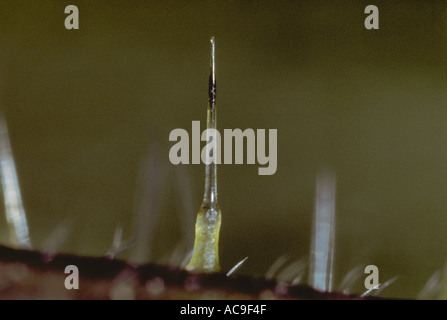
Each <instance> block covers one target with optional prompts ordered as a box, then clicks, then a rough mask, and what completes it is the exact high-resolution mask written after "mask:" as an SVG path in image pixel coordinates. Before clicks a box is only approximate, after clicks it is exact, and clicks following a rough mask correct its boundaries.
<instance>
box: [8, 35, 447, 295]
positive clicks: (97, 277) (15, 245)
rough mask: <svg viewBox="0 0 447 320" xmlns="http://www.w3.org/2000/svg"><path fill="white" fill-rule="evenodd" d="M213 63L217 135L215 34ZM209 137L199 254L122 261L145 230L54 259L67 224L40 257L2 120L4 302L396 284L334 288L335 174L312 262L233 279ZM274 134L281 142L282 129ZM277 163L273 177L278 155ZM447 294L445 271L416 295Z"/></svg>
mask: <svg viewBox="0 0 447 320" xmlns="http://www.w3.org/2000/svg"><path fill="white" fill-rule="evenodd" d="M210 60H211V62H210V75H209V85H208V107H207V129H214V130H215V129H217V119H216V72H215V70H216V68H215V63H216V59H215V40H214V37H212V38H211V59H210ZM206 132H207V133H206V136H205V141H208V144H207V148H206V149H205V153H203V154H204V155H205V161H204V163H205V190H204V195H203V201H202V204H201V206H200V208H199V210H198V213H197V217H196V221H195V240H194V248H193V250H192V251H190V252H187V253H185V252H184V250H183V249H182V248H180V249H178V250H175V252H174V253H173V254H172V255H171V257H170V258H169V259H167V260H166V261H165V262H166V263H165V265H156V264H139V263H137V262H138V261H140V260H144V259H142V258H141V257H138V255H137V256H131V257H130V258H129V260H128V261H122V260H119V259H117V257H118V256H119V255H120V254H121V253H123V252H124V251H126V250H127V249H129V248H132V247H134V246H140V247H141V246H143V247H144V246H146V247H147V246H150V245H149V244H148V243H149V242H150V241H149V238H148V236H147V232H145V231H147V230H145V228H146V227H147V225H145V224H144V223H142V224H140V225H139V226H138V228H137V235H136V237H138V241H136V239H135V238H134V239H132V240H130V241H123V240H122V233H123V229H122V228H117V230H116V232H115V235H114V239H113V243H112V246H111V248H110V249H109V250H108V252H107V253H106V255H105V257H98V258H87V257H79V256H74V255H66V254H57V253H56V252H57V248H58V246H59V244H60V243H61V242H63V240H64V238H65V237H66V234H67V233H68V231H69V225H67V224H62V225H61V226H60V227H58V228H57V229H56V230H55V232H54V233H53V234H52V235H51V236H50V237H49V238H48V240H47V241H46V242H45V243H44V244H43V245H42V246H41V250H39V251H35V250H32V244H31V240H30V236H29V231H28V224H27V219H26V215H25V210H24V208H23V205H22V200H21V195H20V189H19V185H18V180H17V176H16V169H15V165H14V159H13V156H12V151H11V146H10V143H9V137H8V130H7V125H6V121H5V119H4V117H3V116H2V115H0V174H1V183H2V188H3V195H4V197H3V198H4V203H5V213H6V220H7V224H8V230H9V246H10V247H2V246H0V298H6V299H8V298H9V299H16V298H18V299H23V298H58V299H64V298H65V299H195V298H207V299H240V298H248V299H282V298H285V299H290V298H296V299H363V298H370V297H371V296H377V295H378V294H380V293H381V291H382V290H383V289H385V288H386V287H388V286H389V285H390V284H392V283H393V282H394V281H395V280H396V279H397V277H395V278H392V279H390V280H388V281H386V282H383V283H381V282H380V281H379V277H378V268H377V267H376V266H373V265H369V266H366V267H365V266H357V267H356V268H354V269H352V270H351V271H349V272H348V273H347V274H346V276H345V277H344V279H343V280H342V281H341V282H340V284H339V285H338V286H337V287H335V288H334V284H333V260H334V259H333V257H334V242H335V198H336V175H335V173H334V172H333V171H331V170H330V169H324V170H321V171H320V172H319V173H318V175H317V178H316V196H315V211H314V215H313V226H312V241H311V248H310V259H309V262H307V261H306V260H307V259H297V260H294V259H292V258H291V257H290V256H287V255H283V256H281V257H279V258H278V259H277V260H276V261H275V262H274V263H273V264H272V265H271V267H270V268H269V269H268V270H267V272H266V274H265V277H264V278H252V277H249V276H241V275H237V274H236V271H237V269H238V268H239V267H240V266H241V265H242V264H243V263H244V262H245V261H246V259H247V258H248V257H246V258H244V259H242V260H241V261H239V262H238V263H237V264H236V265H235V266H234V267H233V268H231V269H230V270H225V271H224V272H223V271H222V270H221V266H220V261H219V232H220V227H221V222H222V212H221V210H220V207H219V204H218V192H217V163H216V161H213V159H215V156H216V154H215V152H216V150H217V141H216V139H215V136H214V137H212V136H211V135H208V133H209V132H212V131H210V130H208V131H206ZM274 137H275V142H276V131H275V133H274ZM270 145H272V143H271V142H270ZM264 150H265V149H264ZM203 154H202V155H203ZM275 154H276V150H275ZM264 156H265V155H264ZM274 166H275V170H276V158H275V164H274ZM146 218H147V217H146ZM142 220H149V219H142ZM137 242H138V243H137ZM137 252H140V253H141V252H144V250H137ZM306 273H307V276H308V280H307V284H306V281H305V275H306ZM359 282H361V283H362V284H364V287H365V290H364V292H363V293H360V295H353V294H352V293H351V291H352V288H353V287H354V285H355V284H358V283H359ZM444 295H445V294H444V293H443V286H442V271H441V270H440V271H438V272H436V273H435V274H434V275H433V276H432V277H431V278H430V279H429V280H428V282H427V283H426V285H425V286H424V288H423V289H422V290H421V292H420V293H419V295H418V296H417V297H416V298H418V299H432V298H435V297H443V296H444Z"/></svg>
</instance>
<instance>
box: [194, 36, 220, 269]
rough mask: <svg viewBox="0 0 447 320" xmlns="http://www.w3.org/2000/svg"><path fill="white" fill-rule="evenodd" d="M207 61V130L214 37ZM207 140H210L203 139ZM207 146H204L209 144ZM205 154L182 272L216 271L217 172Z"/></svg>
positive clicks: (212, 101)
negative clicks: (188, 257)
mask: <svg viewBox="0 0 447 320" xmlns="http://www.w3.org/2000/svg"><path fill="white" fill-rule="evenodd" d="M210 41H211V62H210V76H209V83H208V111H207V129H216V74H215V57H214V44H215V42H214V37H211V40H210ZM207 138H208V139H207V141H210V139H209V137H207ZM209 144H211V145H212V146H211V150H213V151H212V152H214V150H217V146H216V139H212V140H211V141H210V143H209ZM209 144H208V145H209ZM210 153H211V152H210ZM210 153H207V158H208V159H207V160H209V161H206V167H205V192H204V195H203V202H202V205H201V206H200V209H199V212H198V214H197V219H196V225H195V241H194V250H193V254H192V258H191V260H190V262H189V263H188V265H187V266H186V269H187V270H189V271H196V272H219V271H220V264H219V252H218V243H219V231H220V224H221V212H220V209H219V205H218V203H217V179H216V178H217V171H216V163H214V161H213V160H212V158H213V155H212V154H210Z"/></svg>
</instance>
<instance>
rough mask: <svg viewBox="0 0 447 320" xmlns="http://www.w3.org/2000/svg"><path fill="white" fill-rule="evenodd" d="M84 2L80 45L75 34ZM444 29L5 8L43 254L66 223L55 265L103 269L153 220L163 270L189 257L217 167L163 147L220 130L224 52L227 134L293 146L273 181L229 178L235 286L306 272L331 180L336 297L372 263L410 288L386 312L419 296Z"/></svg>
mask: <svg viewBox="0 0 447 320" xmlns="http://www.w3.org/2000/svg"><path fill="white" fill-rule="evenodd" d="M69 4H75V5H77V6H78V8H79V11H80V29H79V30H72V31H68V30H66V29H65V28H64V19H65V17H66V15H65V14H64V8H65V6H67V5H69ZM368 4H375V5H376V6H378V7H379V10H380V29H379V30H366V29H365V28H364V19H365V17H366V15H365V14H364V8H365V7H366V5H368ZM446 19H447V6H446V2H445V1H373V2H372V3H369V2H367V1H270V2H267V1H209V2H205V1H188V2H185V1H99V0H97V1H70V2H69V1H56V0H51V1H49V0H48V1H12V0H0V89H1V91H0V105H1V109H2V110H4V112H5V114H6V119H7V121H8V125H9V130H10V136H11V143H12V147H13V152H14V156H15V160H16V166H17V171H18V175H19V180H20V185H21V189H22V195H23V200H24V204H25V208H26V211H27V216H28V219H29V225H30V230H31V237H32V242H33V244H34V246H35V247H36V248H40V247H41V245H42V243H43V241H44V240H45V239H46V237H47V236H48V235H49V234H50V233H51V231H52V230H54V229H55V228H56V227H57V226H58V225H59V224H60V223H61V222H63V221H69V220H70V219H71V221H73V228H72V233H71V234H70V235H69V238H68V239H67V241H66V242H65V243H64V244H63V245H61V247H60V249H59V250H60V251H63V252H70V253H77V254H83V255H103V254H104V253H105V252H106V251H107V249H108V248H109V247H110V245H111V242H112V238H113V233H114V230H115V228H116V227H117V225H122V226H123V227H124V237H125V238H131V237H132V234H133V230H134V225H135V220H136V219H135V212H137V211H138V207H143V208H145V209H144V210H149V209H148V208H150V207H151V205H153V207H152V208H153V209H152V211H151V212H152V213H153V216H155V217H157V219H154V223H153V224H152V225H153V230H152V231H151V229H148V232H150V235H149V236H148V237H149V239H150V238H152V239H153V245H152V247H153V250H152V254H151V258H150V260H151V261H156V262H163V261H166V260H163V259H162V258H163V256H165V255H169V254H170V253H171V252H172V250H174V247H175V246H176V245H177V244H178V243H180V242H182V241H183V242H184V243H185V244H186V246H187V247H191V246H192V236H193V228H192V226H191V222H192V221H193V219H194V217H195V214H196V210H197V209H198V208H199V205H200V201H201V192H202V188H203V173H204V167H203V165H190V166H183V167H175V166H173V165H171V164H170V162H169V158H168V151H169V148H170V146H171V145H172V144H173V143H171V142H169V141H168V136H169V132H170V131H171V130H173V129H175V128H185V129H187V130H188V131H190V128H191V121H192V120H201V122H202V127H203V126H204V125H205V117H206V105H207V85H208V84H207V81H208V66H209V37H210V36H211V35H214V36H215V37H216V59H217V62H216V68H217V79H218V80H217V81H218V95H217V107H218V110H219V114H218V127H219V128H220V129H223V128H242V129H245V128H254V129H269V128H274V129H278V170H277V173H276V174H275V175H273V176H259V175H258V174H257V167H258V166H257V165H222V166H220V167H219V176H218V180H219V193H220V194H219V196H220V205H221V209H222V212H223V225H222V230H221V246H220V248H221V264H222V267H223V269H224V270H228V269H229V268H231V267H232V265H234V264H235V263H236V262H237V261H239V260H240V259H242V258H244V257H246V256H248V257H249V258H248V260H247V261H246V263H245V265H244V266H243V267H242V269H241V270H240V272H241V273H246V274H253V275H263V274H264V273H265V272H266V271H267V269H268V268H269V266H270V265H271V264H272V263H273V262H274V261H275V260H276V259H277V258H278V257H279V256H281V255H282V254H290V255H291V256H292V257H294V258H301V257H305V256H306V255H308V253H309V246H310V238H311V234H310V230H311V216H312V212H313V206H314V193H315V191H314V190H315V176H316V172H317V170H318V168H319V167H321V166H328V167H330V168H332V169H333V170H334V171H335V172H336V174H337V225H336V252H335V279H334V280H335V282H334V284H335V288H337V286H338V285H339V284H340V281H341V280H342V278H343V276H344V275H345V274H346V273H347V272H348V271H349V270H351V269H352V268H353V267H355V266H357V265H367V264H375V265H377V266H378V267H379V270H380V280H381V282H383V281H385V280H387V279H389V278H391V277H394V276H397V275H400V276H401V277H400V278H399V279H398V280H397V281H396V282H395V284H394V285H392V286H391V287H389V288H388V289H386V291H384V292H383V295H384V296H393V297H415V296H416V294H417V293H418V292H419V290H420V289H421V288H422V286H423V285H424V283H425V282H426V281H427V280H428V278H429V277H430V276H431V275H432V274H433V273H434V272H435V271H436V270H438V269H439V268H441V267H443V265H444V263H445V260H446V257H447V239H446V231H447V197H446V195H447V81H446V80H447V79H446V78H447V72H446V71H447V70H446V69H447V67H446V66H447V65H446V62H447V58H446V49H447V36H446V32H447V20H446ZM150 155H152V158H151V156H150ZM151 159H152V160H154V159H155V162H151V161H152V160H151ZM153 163H155V165H154V168H155V170H154V171H151V170H150V168H151V166H152V164H153ZM145 168H146V169H145ZM147 168H149V169H147ZM188 174H190V176H189V177H190V178H191V184H190V185H189V184H188V183H187V182H185V181H186V180H187V179H186V178H188ZM185 177H186V178H185ZM138 181H143V183H139V182H138ZM178 181H183V184H181V187H180V189H181V190H182V191H181V192H182V194H183V195H184V196H185V198H184V199H183V200H182V198H181V196H180V193H179V192H178ZM144 182H146V183H144ZM151 184H152V187H151ZM151 194H152V196H151ZM154 198H156V202H154V201H152V200H153V199H154ZM188 199H189V200H188ZM188 201H190V203H189V204H188ZM148 203H149V204H148ZM1 210H2V211H4V209H3V208H2V209H1ZM185 218H186V219H185ZM3 220H4V219H3ZM3 220H2V223H1V225H0V232H1V238H2V239H3V243H7V230H6V226H5V222H4V221H3ZM188 221H189V222H188ZM182 226H185V227H184V228H183V227H182ZM127 256H128V255H127V254H124V255H123V256H122V257H123V258H126V257H127ZM148 257H149V254H148ZM148 259H149V258H148ZM81 272H82V271H81ZM362 281H363V280H362V279H361V280H360V282H359V284H358V286H357V288H356V291H358V292H362Z"/></svg>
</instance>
